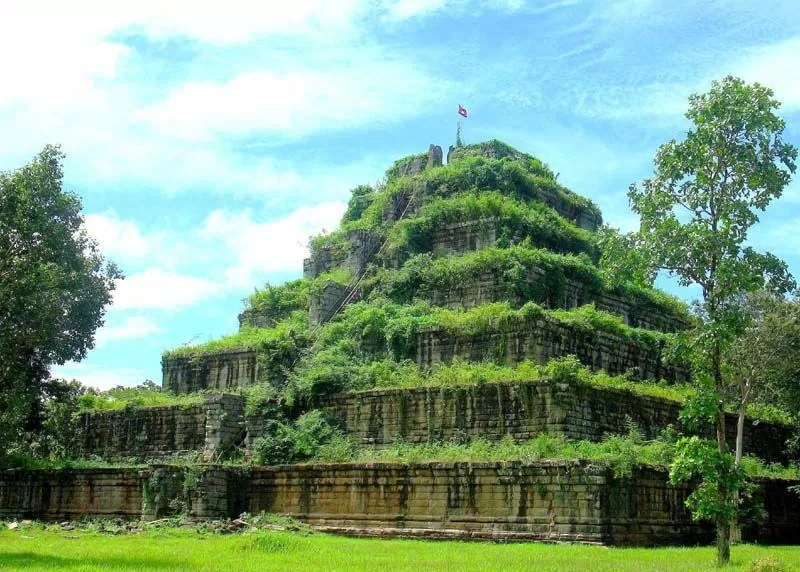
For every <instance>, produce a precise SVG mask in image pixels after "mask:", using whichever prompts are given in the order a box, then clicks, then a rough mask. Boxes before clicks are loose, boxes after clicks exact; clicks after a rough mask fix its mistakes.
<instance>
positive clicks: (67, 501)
mask: <svg viewBox="0 0 800 572" xmlns="http://www.w3.org/2000/svg"><path fill="white" fill-rule="evenodd" d="M601 226H602V218H601V214H600V212H599V210H598V208H597V207H596V206H595V205H594V204H593V203H592V202H591V201H589V200H587V199H586V198H583V197H581V196H580V195H578V194H576V193H574V192H572V191H570V190H569V189H567V188H565V187H564V186H563V185H562V184H560V183H559V182H558V176H557V175H556V174H554V173H553V171H552V170H551V169H550V168H549V167H548V166H547V165H546V164H544V163H543V162H542V161H540V160H539V159H537V158H535V157H533V156H531V155H528V154H525V153H522V152H519V151H517V150H515V149H513V148H511V147H509V146H508V145H505V144H504V143H501V142H499V141H489V142H486V143H481V144H476V145H468V146H461V147H457V148H452V147H451V148H450V150H449V151H448V153H447V156H446V158H445V157H444V153H443V152H442V149H441V148H440V147H438V146H434V145H431V146H430V148H429V150H428V152H427V153H422V154H419V155H415V156H411V157H407V158H405V159H402V160H399V161H397V162H395V164H394V165H393V166H392V167H391V168H390V169H389V170H388V171H387V173H386V177H385V179H384V180H383V181H382V182H381V183H379V184H376V185H374V186H359V187H356V188H355V189H353V192H352V198H351V200H350V202H349V205H348V209H347V212H346V213H345V215H344V217H343V220H342V223H341V226H340V228H338V229H337V230H335V231H333V232H331V233H328V234H323V235H321V236H317V237H314V238H312V239H311V243H310V256H309V258H308V259H306V260H305V261H304V264H303V277H302V278H301V279H298V280H295V281H293V282H289V283H286V284H283V285H279V286H270V285H268V286H267V287H265V288H264V289H263V290H259V291H258V292H256V293H255V294H254V295H253V296H251V297H250V298H249V299H248V300H247V301H246V303H245V306H246V307H245V309H244V311H243V312H242V313H241V314H240V315H239V323H240V330H239V332H238V333H232V334H231V335H229V336H226V337H224V338H221V339H219V340H214V341H210V342H208V343H205V344H202V345H198V346H185V347H180V348H176V349H174V350H171V351H167V352H165V353H164V355H163V358H162V366H163V390H164V391H165V392H171V393H173V394H176V396H181V395H183V396H185V397H186V399H183V400H182V401H180V402H176V404H174V405H167V406H160V407H139V408H137V407H128V408H125V409H121V410H114V411H101V412H85V413H82V414H81V415H80V417H79V418H78V419H76V435H77V444H76V456H79V457H81V458H83V459H89V460H95V461H103V462H105V463H107V465H106V466H103V467H102V468H100V467H98V468H87V469H72V470H55V469H52V470H44V469H43V470H19V471H17V472H16V473H14V475H13V476H8V475H7V476H6V477H3V478H2V480H0V516H2V515H4V514H5V515H9V514H13V515H19V516H34V517H39V518H69V517H76V516H81V515H87V514H89V515H124V516H132V517H140V516H144V517H145V518H158V517H162V516H165V515H166V516H169V515H170V514H176V513H178V512H182V513H183V514H186V515H188V516H190V517H193V518H234V517H236V516H238V515H239V514H241V513H243V512H251V513H254V512H259V511H266V512H274V513H282V514H289V515H291V516H293V517H295V518H298V519H301V520H304V521H307V522H308V523H310V524H311V525H313V526H315V527H317V528H320V529H322V530H327V531H333V532H338V533H345V534H357V535H377V536H422V537H430V538H476V539H503V540H569V541H584V542H601V543H607V544H619V545H623V544H663V543H672V544H675V543H696V542H705V541H709V540H710V539H711V538H712V537H713V529H712V527H711V526H710V525H709V524H707V523H706V524H704V523H696V522H693V521H692V520H691V518H690V515H689V512H688V510H687V509H686V507H685V504H684V503H685V500H686V498H687V496H688V494H689V493H690V492H691V489H690V488H689V487H688V486H685V485H677V486H674V485H671V484H669V482H668V477H667V473H666V471H665V469H664V468H663V466H658V464H657V463H653V462H650V460H646V459H635V458H634V459H632V466H631V467H628V468H627V469H626V470H621V469H620V467H619V466H613V465H610V464H608V463H604V462H601V461H599V460H597V459H593V458H583V457H581V456H580V455H576V456H575V458H571V457H569V458H565V456H564V455H563V454H557V455H556V454H554V455H553V457H552V458H551V457H550V456H548V454H547V451H546V450H544V449H546V448H542V447H539V448H538V449H535V448H534V449H531V448H530V447H529V448H527V449H526V448H525V447H526V445H525V444H526V443H531V442H532V441H535V440H537V439H538V440H539V441H538V442H539V443H544V442H545V440H546V439H549V440H550V441H547V442H557V443H561V444H562V445H563V444H571V443H600V442H603V441H608V440H609V439H610V438H611V437H613V436H629V437H630V436H631V435H634V436H635V437H636V439H638V440H639V441H641V442H647V441H648V440H651V439H655V438H657V437H659V436H661V437H662V439H663V436H664V435H665V431H666V433H669V432H673V433H674V432H677V431H680V430H681V424H680V421H679V417H678V413H679V410H680V407H681V404H680V401H678V400H676V399H674V398H670V397H669V388H671V387H681V386H685V385H686V384H687V383H689V382H690V380H691V372H690V369H689V367H688V366H687V364H685V363H682V362H681V361H680V359H679V358H678V357H677V355H678V354H677V353H676V352H674V351H673V348H674V345H675V344H674V339H675V338H676V335H677V334H679V333H680V332H682V331H685V330H688V329H690V328H691V327H692V325H693V318H692V317H691V315H690V314H689V312H688V310H687V308H686V306H685V305H684V304H683V303H682V302H680V301H678V300H676V299H674V298H672V297H670V296H668V295H667V294H665V293H663V292H660V291H658V290H655V289H652V288H649V287H646V286H642V285H640V284H635V283H632V282H627V281H625V280H624V279H620V278H618V277H614V276H613V273H612V272H610V271H609V270H608V269H607V268H606V267H604V265H603V264H604V263H603V261H601V240H602V236H603V234H602V233H603V232H607V231H603V230H602V229H601ZM269 247H270V246H269V245H264V248H265V249H269ZM639 388H641V389H639ZM647 388H650V390H648V389H647ZM662 394H663V395H662ZM729 425H730V427H731V428H733V427H734V426H735V424H733V423H731V424H729ZM745 435H746V442H745V451H746V452H747V453H749V454H751V455H754V456H757V457H759V458H761V459H762V460H763V461H765V462H767V463H786V462H787V461H788V458H787V454H786V452H785V443H786V440H787V439H788V437H789V428H788V427H786V426H784V425H781V424H780V423H776V422H769V421H765V420H757V419H753V420H751V421H750V422H749V424H748V426H747V428H746V430H745ZM731 437H733V436H731ZM476 443H477V444H482V445H481V446H485V449H486V451H490V452H489V453H486V454H478V453H475V454H474V458H469V455H470V454H472V453H470V451H473V452H475V451H478V449H479V447H477V446H476V445H475V444H476ZM337 447H338V448H337ZM437 447H438V449H437ZM448 447H449V448H448ZM470 447H472V448H470ZM503 448H505V450H506V451H507V452H506V453H504V454H502V455H501V454H500V453H498V452H497V451H499V450H501V449H503ZM450 450H457V451H462V452H463V453H462V456H461V457H458V460H450V459H451V456H450V453H447V451H450ZM534 450H535V451H537V452H536V453H535V454H534V453H531V451H534ZM337 451H338V453H337ZM393 451H394V452H396V457H392V456H391V454H392V453H391V452H393ZM404 451H405V452H406V453H403V452H404ZM408 451H416V452H419V453H418V454H419V455H421V457H413V455H412V456H407V457H403V456H402V455H403V454H408V455H411V454H410V453H408ZM436 451H440V453H436ZM491 451H494V452H491ZM526 451H527V452H526ZM381 454H382V455H383V456H381ZM414 454H417V453H414ZM437 454H440V456H441V458H439V457H437ZM370 455H374V457H370ZM463 455H467V457H466V458H465V457H463ZM420 458H422V459H424V460H419V459H420ZM790 484H792V483H789V482H786V481H783V480H781V479H764V480H763V481H762V482H761V492H760V496H759V497H758V499H757V500H756V502H757V503H758V504H759V506H760V508H762V509H763V510H761V511H759V512H760V513H761V514H762V517H761V518H760V519H759V520H758V521H753V522H752V523H750V524H748V526H747V527H746V528H745V536H746V538H750V539H757V540H762V541H779V542H800V498H798V497H797V496H796V495H792V493H790V492H789V491H788V489H787V487H788V486H789V485H790Z"/></svg>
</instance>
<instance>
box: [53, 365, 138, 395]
mask: <svg viewBox="0 0 800 572" xmlns="http://www.w3.org/2000/svg"><path fill="white" fill-rule="evenodd" d="M51 373H52V375H53V377H56V378H62V379H77V380H78V381H80V382H81V383H83V384H84V385H88V386H90V387H95V388H97V389H101V390H105V389H111V388H112V387H116V386H118V385H122V386H131V385H138V384H140V383H143V382H144V381H145V380H146V379H147V377H146V375H147V374H146V373H145V371H144V370H141V369H136V368H113V367H110V368H109V367H103V366H93V365H89V364H86V363H75V362H68V363H65V364H64V365H60V366H54V367H53V368H52V369H51Z"/></svg>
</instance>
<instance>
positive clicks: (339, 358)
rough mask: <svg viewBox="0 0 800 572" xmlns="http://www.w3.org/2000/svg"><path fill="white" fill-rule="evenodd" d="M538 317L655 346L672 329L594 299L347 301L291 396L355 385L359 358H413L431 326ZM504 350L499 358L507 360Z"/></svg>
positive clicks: (503, 324) (295, 377)
mask: <svg viewBox="0 0 800 572" xmlns="http://www.w3.org/2000/svg"><path fill="white" fill-rule="evenodd" d="M537 320H543V321H552V322H555V323H563V324H566V325H567V326H569V327H573V328H580V329H581V330H583V331H584V333H599V332H607V333H610V334H612V335H615V336H617V337H619V338H621V339H623V340H630V341H632V342H634V343H637V344H639V345H640V346H641V347H642V348H649V349H651V350H654V351H658V350H660V348H662V347H664V346H665V345H668V344H670V343H671V340H672V336H671V335H669V334H662V333H659V332H654V331H650V330H642V329H638V328H631V327H630V326H627V325H625V324H624V323H623V322H622V320H621V319H620V318H619V317H617V316H612V315H610V314H607V313H605V312H600V311H598V310H596V309H595V308H594V306H591V305H589V306H583V307H581V308H576V309H573V310H545V309H544V308H542V307H541V306H539V305H537V304H534V303H532V302H529V303H527V304H525V305H524V306H522V307H521V308H520V309H518V310H516V309H513V308H512V307H511V306H510V305H509V304H508V303H494V304H486V305H483V306H478V307H476V308H472V309H469V310H449V309H445V308H436V307H431V306H430V305H428V304H427V303H424V302H417V303H414V304H411V305H400V304H396V303H394V302H391V301H389V300H386V299H373V300H370V301H369V302H359V303H355V304H351V305H349V306H348V307H347V308H346V309H345V310H344V312H342V313H341V314H340V315H339V316H337V317H336V318H335V319H334V320H332V321H331V322H329V323H327V324H325V326H324V327H323V328H321V329H320V331H319V333H318V336H317V339H316V341H315V344H314V349H315V351H313V352H310V353H308V354H306V355H305V356H304V357H303V358H302V359H301V360H300V361H299V362H298V364H297V367H296V369H295V371H294V372H293V374H292V376H291V379H290V384H289V387H288V388H287V391H288V394H287V397H288V399H289V400H290V401H291V402H294V401H295V400H296V399H298V398H299V399H300V400H301V401H303V402H311V401H313V400H314V399H315V398H316V397H318V396H320V395H325V394H329V393H334V392H337V391H345V390H347V389H350V388H352V381H353V380H354V379H357V378H356V377H354V376H355V374H356V370H357V368H359V367H360V365H361V364H367V363H369V362H371V361H374V360H380V359H382V358H384V357H388V358H390V359H391V360H394V361H398V362H399V361H403V360H407V359H411V358H412V357H414V356H415V355H416V348H417V334H418V332H420V331H421V330H424V329H427V328H439V329H441V330H443V331H446V332H448V333H450V334H452V335H455V336H460V335H475V334H482V333H487V332H505V331H512V330H513V329H515V328H526V327H531V325H532V324H533V323H535V322H536V321H537ZM500 350H502V348H500ZM500 350H498V351H500ZM502 353H503V352H502V351H500V353H498V355H497V356H495V357H496V359H498V360H502V361H504V359H505V358H504V356H503V355H502Z"/></svg>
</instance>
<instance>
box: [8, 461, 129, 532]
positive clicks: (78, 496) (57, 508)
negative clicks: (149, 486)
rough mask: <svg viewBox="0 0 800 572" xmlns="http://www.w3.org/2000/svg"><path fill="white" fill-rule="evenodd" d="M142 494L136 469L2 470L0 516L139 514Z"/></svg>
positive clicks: (57, 517) (54, 517) (50, 517)
mask: <svg viewBox="0 0 800 572" xmlns="http://www.w3.org/2000/svg"><path fill="white" fill-rule="evenodd" d="M142 498H143V497H142V482H141V477H140V476H139V471H138V470H136V469H118V468H114V469H75V470H69V469H63V470H47V469H39V470H25V469H13V470H6V471H0V520H5V519H11V518H36V519H41V520H65V519H73V518H81V517H84V516H107V517H129V518H138V517H139V515H140V514H141V511H142Z"/></svg>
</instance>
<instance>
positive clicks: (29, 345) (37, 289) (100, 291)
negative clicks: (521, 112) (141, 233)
mask: <svg viewBox="0 0 800 572" xmlns="http://www.w3.org/2000/svg"><path fill="white" fill-rule="evenodd" d="M63 157H64V156H63V154H62V153H61V151H60V150H59V149H58V147H52V146H47V147H45V148H44V150H43V151H42V152H41V153H40V154H39V155H37V156H36V158H35V159H34V160H33V161H32V162H31V163H30V164H28V165H26V166H24V167H22V168H21V169H19V170H16V171H11V172H7V173H0V456H2V455H3V454H4V453H6V452H7V451H8V450H9V448H10V447H13V446H14V445H15V444H17V443H18V442H19V440H20V439H21V436H22V432H23V431H24V430H30V429H32V428H34V427H36V426H37V425H39V424H40V423H41V420H42V415H41V412H42V409H43V407H44V403H45V401H46V399H47V397H48V395H49V394H51V393H52V391H51V389H52V384H51V383H50V382H49V368H50V366H51V365H53V364H63V363H65V362H66V361H68V360H80V359H82V358H83V357H85V356H86V352H87V351H88V350H90V349H91V348H92V347H93V346H94V332H95V330H96V329H97V328H98V327H99V326H101V325H102V324H103V316H104V313H105V309H106V307H107V305H108V304H109V302H110V301H111V293H112V291H113V290H114V282H115V280H118V279H120V278H122V275H121V273H120V272H119V271H118V270H117V268H116V267H115V266H114V265H113V264H111V263H106V262H105V261H104V259H103V256H102V255H101V253H100V251H99V250H98V247H97V243H96V242H95V241H94V240H93V239H92V238H91V237H90V236H89V235H88V234H87V233H86V229H85V228H84V226H83V216H82V215H81V202H80V200H79V199H78V197H77V196H76V195H75V194H73V193H71V192H68V191H64V190H63V189H62V179H63V172H62V167H61V162H62V159H63Z"/></svg>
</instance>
